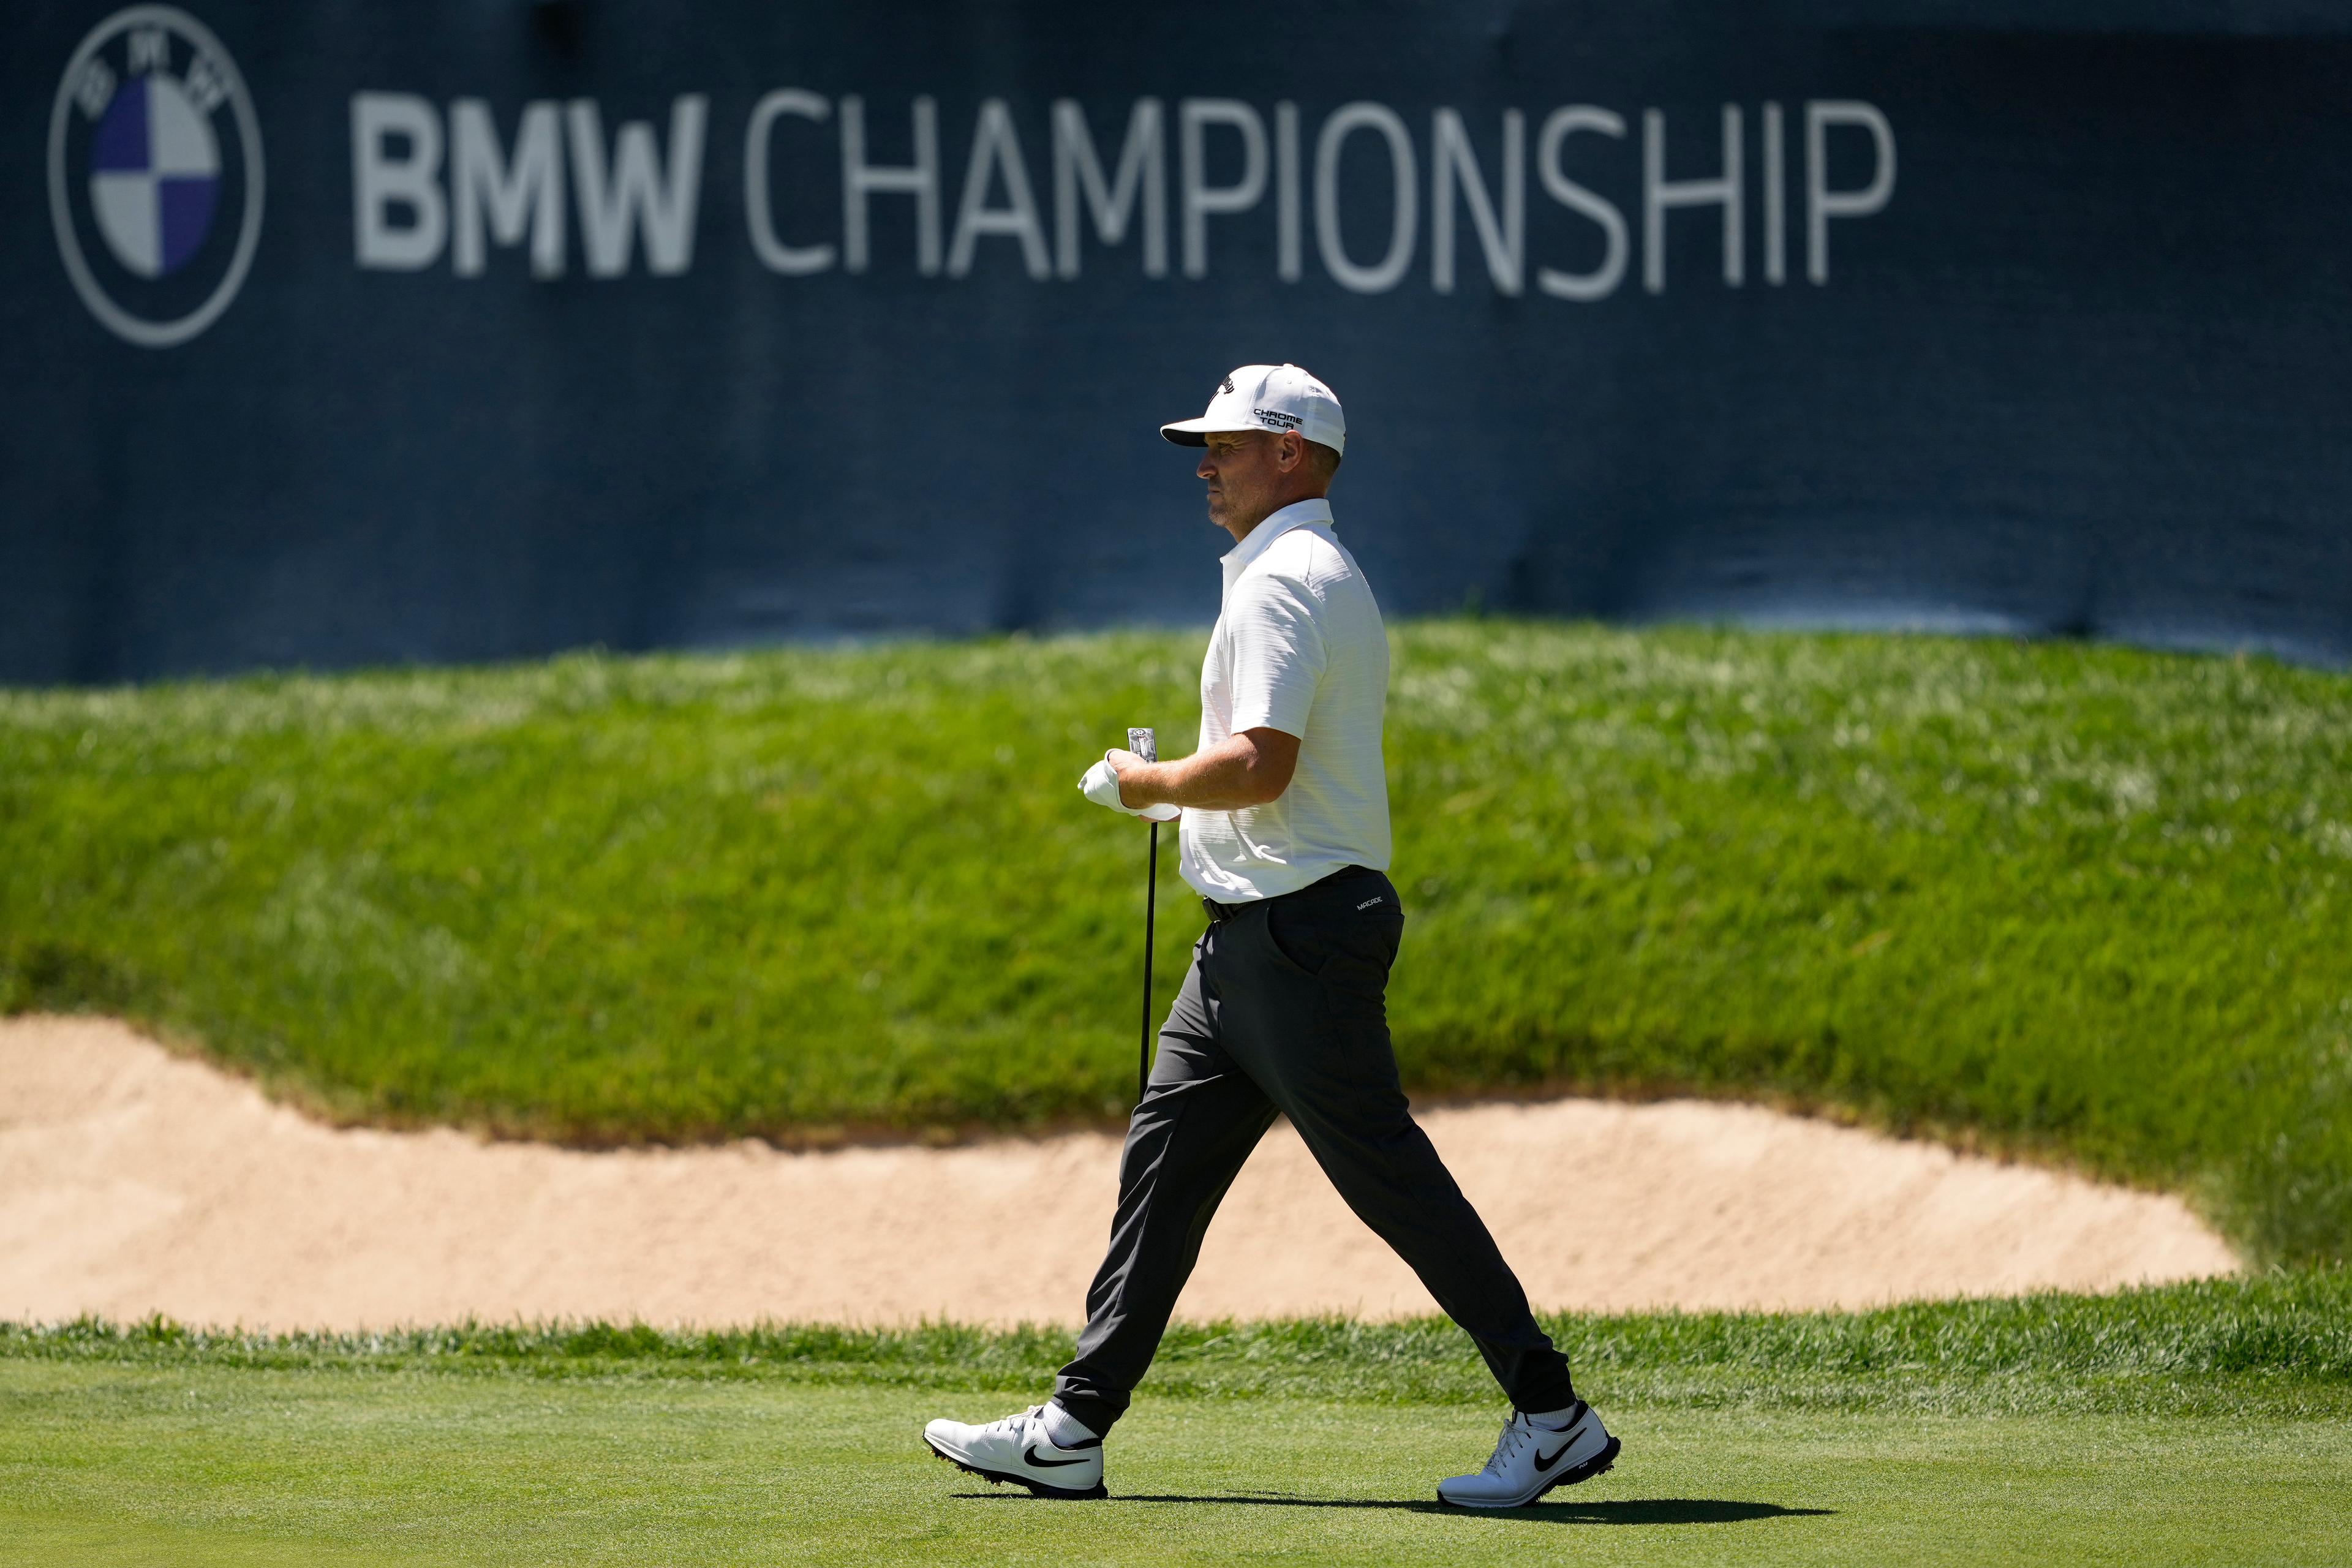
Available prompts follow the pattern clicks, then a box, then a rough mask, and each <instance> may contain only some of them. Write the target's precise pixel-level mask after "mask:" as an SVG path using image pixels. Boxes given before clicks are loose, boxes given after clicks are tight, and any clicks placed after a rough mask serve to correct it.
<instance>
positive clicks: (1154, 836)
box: [1127, 730, 1160, 1105]
mask: <svg viewBox="0 0 2352 1568" xmlns="http://www.w3.org/2000/svg"><path fill="white" fill-rule="evenodd" d="M1127 749H1128V750H1129V751H1130V752H1134V753H1135V754H1136V755H1137V756H1139V757H1141V758H1142V759H1143V760H1144V761H1145V762H1147V763H1156V762H1158V761H1159V760H1160V737H1159V735H1158V733H1157V732H1156V731H1151V730H1129V731H1128V732H1127ZM1148 853H1149V855H1150V859H1149V860H1147V861H1146V862H1145V864H1144V871H1143V1034H1142V1038H1141V1039H1140V1040H1139V1042H1138V1043H1137V1045H1136V1055H1135V1100H1136V1103H1137V1104H1139V1105H1140V1104H1141V1103H1142V1102H1143V1090H1144V1089H1145V1087H1146V1086H1147V1085H1148V1084H1149V1083H1150V1079H1151V922H1152V917H1153V915H1154V914H1156V913H1157V912H1158V910H1159V906H1160V824H1158V823H1157V822H1155V823H1153V824H1152V825H1151V844H1150V849H1149V850H1148Z"/></svg>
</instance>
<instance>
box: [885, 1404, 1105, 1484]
mask: <svg viewBox="0 0 2352 1568" xmlns="http://www.w3.org/2000/svg"><path fill="white" fill-rule="evenodd" d="M923 1441H924V1442H926V1443H928V1444H929V1445H930V1448H931V1452H932V1453H934V1454H937V1455H938V1456H939V1457H940V1458H942V1459H946V1460H949V1461H950V1462H951V1463H953V1464H954V1465H955V1466H956V1467H957V1468H960V1469H965V1470H970V1471H971V1473H972V1474H973V1475H975V1476H979V1477H980V1478H982V1479H984V1480H991V1481H1010V1482H1012V1483H1013V1485H1014V1486H1017V1487H1027V1488H1028V1489H1030V1490H1031V1491H1033V1492H1034V1493H1036V1494H1037V1495H1038V1496H1039V1497H1050V1498H1074V1499H1075V1498H1098V1497H1105V1496H1108V1493H1106V1492H1105V1491H1104V1490H1103V1451H1102V1439H1101V1438H1099V1437H1088V1438H1086V1439H1084V1440H1083V1441H1082V1442H1079V1443H1078V1444H1076V1446H1075V1447H1067V1448H1064V1447H1058V1446H1056V1445H1055V1442H1054V1440H1053V1438H1052V1437H1050V1436H1047V1435H1046V1431H1045V1406H1044V1405H1031V1406H1030V1407H1029V1408H1028V1409H1026V1410H1023V1411H1019V1412H1017V1413H1015V1414H1013V1415H1007V1416H1006V1417H1005V1418H1004V1419H1003V1420H1002V1421H992V1422H990V1423H989V1424H988V1425H987V1426H965V1425H964V1424H963V1423H962V1422H961V1421H934V1422H932V1423H931V1424H930V1425H929V1426H926V1427H924V1428H923Z"/></svg>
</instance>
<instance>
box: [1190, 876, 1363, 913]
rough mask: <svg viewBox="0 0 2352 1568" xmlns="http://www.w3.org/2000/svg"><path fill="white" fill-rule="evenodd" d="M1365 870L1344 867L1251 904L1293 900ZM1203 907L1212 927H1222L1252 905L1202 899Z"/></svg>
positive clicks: (1252, 901)
mask: <svg viewBox="0 0 2352 1568" xmlns="http://www.w3.org/2000/svg"><path fill="white" fill-rule="evenodd" d="M1363 869H1364V868H1363V867H1361V866H1342V867H1340V868H1339V869H1338V870H1336V871H1334V872H1332V873H1331V875H1330V876H1329V877H1318V878H1316V879H1315V880H1313V881H1311V882H1309V883H1307V886H1306V887H1304V888H1293V889H1291V890H1290V891H1289V892H1287V893H1276V894H1275V895H1274V899H1255V900H1251V903H1256V904H1270V903H1272V902H1274V900H1275V899H1287V898H1291V897H1293V896H1294V895H1296V894H1298V893H1304V892H1307V891H1309V890H1311V889H1316V888H1319V887H1321V886H1322V885H1323V884H1324V883H1326V882H1328V881H1330V880H1332V879H1333V878H1338V877H1346V876H1350V875H1353V874H1354V873H1356V872H1359V871H1361V870H1363ZM1201 907H1202V909H1203V910H1207V911H1208V912H1209V923H1210V924H1211V925H1213V926H1221V925H1223V924H1224V923H1225V922H1226V921H1229V920H1231V919H1233V918H1234V916H1235V915H1237V914H1239V913H1241V912H1242V911H1243V910H1246V909H1248V908H1250V904H1221V903H1219V902H1217V900H1214V899H1202V900H1201Z"/></svg>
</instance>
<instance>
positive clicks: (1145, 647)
mask: <svg viewBox="0 0 2352 1568" xmlns="http://www.w3.org/2000/svg"><path fill="white" fill-rule="evenodd" d="M1396 642H1397V653H1398V659H1397V675H1396V679H1395V683H1394V690H1393V697H1392V701H1391V721H1390V734H1389V746H1390V763H1391V792H1392V799H1393V803H1394V807H1395V816H1396V826H1397V854H1396V863H1395V868H1394V875H1395V877H1396V879H1397V881H1398V882H1399V884H1400V886H1401V887H1402V889H1404V891H1405V894H1406V899H1407V904H1408V908H1409V910H1410V911H1411V919H1412V923H1411V925H1410V926H1409V928H1408V932H1407V939H1406V946H1405V952H1404V957H1403V959H1402V963H1401V964H1400V967H1399V970H1398V973H1397V976H1396V980H1395V984H1394V987H1393V990H1392V994H1391V1016H1392V1019H1393V1021H1394V1025H1395V1028H1396V1034H1397V1039H1398V1045H1399V1051H1400V1056H1401V1058H1402V1062H1403V1064H1404V1067H1405V1069H1406V1072H1407V1074H1408V1077H1409V1079H1410V1080H1411V1081H1412V1083H1413V1084H1414V1085H1415V1086H1416V1087H1418V1088H1420V1089H1439V1090H1448V1091H1453V1090H1490V1089H1518V1088H1526V1087H1529V1086H1549V1087H1580V1088H1591V1089H1606V1090H1610V1091H1613V1092H1632V1093H1643V1092H1657V1091H1664V1090H1669V1089H1675V1090H1683V1089H1690V1090H1696V1091H1699V1092H1703V1093H1709V1094H1719V1095H1727V1096H1728V1095H1738V1096H1751V1097H1762V1098H1767V1099H1777V1100H1784V1101H1787V1102H1790V1103H1796V1104H1801V1105H1808V1106H1814V1107H1820V1108H1825V1109H1829V1110H1832V1111H1836V1112H1840V1113H1844V1114H1851V1115H1853V1116H1856V1117H1859V1118H1861V1119H1863V1120H1865V1121H1871V1122H1873V1123H1875V1124H1879V1125H1884V1126H1887V1127H1890V1128H1894V1129H1896V1130H1901V1131H1917V1132H1925V1133H1928V1134H1931V1135H1937V1136H1944V1137H1948V1138H1952V1139H1955V1140H1958V1141H1963V1142H1969V1141H1974V1142H1982V1143H1985V1144H1989V1145H1991V1146H1994V1147H1999V1148H2003V1149H2010V1150H2016V1151H2021V1152H2028V1153H2032V1154H2037V1155H2044V1156H2050V1157H2056V1158H2061V1159H2065V1160H2069V1161H2072V1162H2074V1163H2079V1164H2080V1165H2082V1166H2084V1167H2085V1168H2088V1169H2090V1170H2093V1171H2095V1172H2099V1173H2106V1174H2110V1175H2114V1176H2118V1177H2122V1178H2126V1179H2129V1180H2134V1181H2139V1182H2145V1183H2149V1184H2161V1185H2167V1186H2171V1187H2175V1188H2178V1189H2181V1190H2186V1191H2188V1192H2189V1193H2191V1194H2193V1195H2195V1196H2196V1197H2197V1198H2198V1199H2199V1201H2200V1202H2202V1203H2204V1204H2205V1205H2208V1207H2209V1209H2210V1212H2212V1213H2214V1214H2215V1215H2217V1216H2218V1217H2219V1218H2220V1219H2221V1222H2222V1223H2223V1224H2224V1226H2226V1227H2227V1228H2228V1229H2229V1231H2230V1232H2231V1235H2232V1236H2233V1237H2235V1238H2236V1239H2237V1240H2238V1241H2239V1242H2240V1243H2241V1245H2242V1246H2243V1247H2246V1248H2247V1249H2248V1251H2249V1252H2250V1254H2251V1255H2252V1256H2254V1257H2255V1258H2264V1259H2269V1258H2283V1259H2290V1260H2292V1259H2310V1258H2342V1257H2345V1256H2347V1253H2352V943H2347V942H2345V941H2344V940H2343V932H2344V931H2345V929H2346V915H2347V895H2352V886H2347V875H2352V766H2347V763H2352V680H2347V679H2346V678H2344V677H2341V676H2337V675H2332V674H2326V673H2322V672H2315V671H2310V670H2301V669H2294V668H2284V667H2281V666H2277V665H2273V664H2269V663H2266V662H2263V661H2259V660H2255V661H2237V660H2228V659H2216V658H2184V657H2171V656H2164V655H2156V654H2148V653H2142V652H2135V651H2131V650H2126V649H2117V648H2105V647H2086V646H2080V645H2071V644H2068V645H2020V644H2011V643H2004V642H1994V641H1952V640H1946V639H1938V638H1926V637H1917V638H1885V637H1831V636H1795V635H1765V634H1753V633H1735V632H1727V631H1726V632H1718V631H1704V630H1661V631H1644V632H1617V631H1604V630H1598V629H1592V628H1586V627H1574V626H1532V625H1510V624H1496V623H1486V622H1462V623H1436V624H1423V625H1413V626H1404V627H1402V628H1401V629H1400V630H1399V632H1398V634H1397V638H1396ZM1199 646H1200V640H1199V637H1198V636H1197V635H1192V634H1186V635H1178V634H1171V635H1166V636H1148V637H1147V636H1134V635H1129V636H1114V637H1083V638H1067V639H1056V640H1051V641H1039V642H1028V641H1020V640H1011V641H992V642H980V643H962V644H951V645H937V644H920V645H904V646H893V647H877V648H868V649H860V650H847V651H840V650H833V651H827V650H805V649H803V650H791V651H782V652H775V653H768V654H761V655H758V656H746V657H740V658H642V659H611V658H586V657H583V658H566V659H562V660H558V661H555V662H553V663H551V664H543V665H533V666H527V667H517V668H499V669H484V670H470V671H456V672H451V671H436V672H416V673H397V674H379V675H364V676H356V677H348V678H336V679H252V680H241V681H231V682H220V683H202V684H190V685H180V686H161V687H154V688H149V689H139V690H117V691H95V692H78V691H45V692H19V693H15V694H0V1007H7V1008H17V1009H22V1008H35V1007H91V1008H106V1009H112V1010H116V1011H120V1012H122V1013H125V1014H127V1015H129V1016H132V1017H134V1018H137V1019H139V1020H141V1021H142V1022H144V1023H146V1024H148V1025H150V1026H153V1027H156V1028H158V1029H160V1030H162V1031H163V1032H165V1033H166V1034H167V1035H169V1036H171V1037H176V1038H179V1039H182V1040H185V1041H189V1042H194V1043H196V1044H199V1045H201V1046H202V1047H205V1048H206V1049H208V1050H210V1051H211V1052H213V1053H215V1055H216V1056H217V1057H218V1058H221V1059H224V1060H226V1061H228V1062H231V1063H234V1064H236V1065H238V1066H240V1067H243V1068H247V1069H250V1070H252V1071H254V1072H256V1073H257V1074H258V1075H259V1076H261V1077H262V1078H263V1079H265V1080H267V1081H268V1083H269V1084H270V1085H271V1086H272V1087H273V1088H274V1089H277V1090H278V1091H279V1092H281V1093H285V1094H289V1095H292V1096H294V1097H297V1098H299V1099H301V1100H305V1101H307V1102H309V1103H310V1104H312V1105H313V1106H315V1107H319V1108H322V1109H324V1110H328V1111H330V1112H331V1113H332V1114H336V1115H340V1116H346V1117H352V1118H359V1119H367V1120H373V1121H388V1122H394V1123H399V1122H415V1121H456V1122H461V1123H470V1124H475V1125H479V1126H483V1127H487V1128H490V1129H493V1130H496V1131H504V1132H513V1133H521V1134H526V1135H532V1136H549V1137H557V1138H562V1139H567V1140H572V1141H577V1142H591V1143H594V1142H629V1141H637V1140H646V1139H655V1140H683V1139H699V1138H708V1137H716V1136H724V1135H731V1134H737V1133H753V1134H761V1135H766V1136H770V1137H774V1138H777V1139H779V1140H781V1141H784V1142H822V1141H824V1139H826V1138H828V1137H832V1136H837V1135H838V1134H839V1133H840V1132H841V1131H844V1130H848V1129H856V1128H861V1127H887V1128H895V1129H902V1130H915V1131H933V1130H950V1129H955V1128H959V1127H966V1126H970V1125H973V1124H987V1125H993V1126H1004V1127H1019V1126H1035V1125H1041V1124H1044V1123H1046V1122H1049V1121H1055V1120H1057V1119H1095V1118H1101V1117H1106V1116H1109V1115H1114V1114H1116V1113H1117V1111H1118V1109H1119V1107H1120V1106H1121V1104H1122V1095H1123V1093H1124V1086H1125V1085H1127V1084H1128V1082H1129V1072H1130V1071H1131V1065H1130V1064H1131V1061H1132V1057H1131V1054H1130V1053H1131V1049H1132V1035H1131V1033H1130V1030H1131V1027H1132V1022H1131V1021H1132V1018H1133V1016H1134V998H1133V994H1132V991H1131V986H1132V984H1133V981H1134V967H1135V954H1134V952H1133V948H1134V945H1135V942H1136V936H1135V927H1136V924H1137V916H1138V913H1139V910H1138V909H1137V905H1138V904H1139V901H1140V899H1139V889H1138V887H1137V886H1136V884H1137V883H1138V881H1139V876H1140V872H1141V868H1140V867H1139V866H1138V865H1137V864H1136V861H1137V860H1138V859H1139V858H1140V857H1141V852H1142V851H1141V843H1140V832H1139V829H1138V828H1136V827H1135V826H1132V825H1130V824H1127V823H1123V822H1119V821H1117V820H1114V819H1112V818H1111V817H1109V816H1107V815H1106V814H1104V813H1102V812H1101V811H1100V810H1099V809H1097V808H1094V807H1090V806H1087V805H1086V804H1085V803H1084V802H1083V801H1081V800H1080V799H1079V797H1078V795H1077V794H1076V790H1075V789H1074V788H1073V787H1072V786H1073V784H1074V781H1075V779H1076V775H1077V773H1078V772H1079V770H1080V768H1081V767H1082V766H1083V765H1084V763H1086V762H1087V760H1088V759H1089V758H1091V757H1092V756H1094V755H1096V754H1097V753H1098V752H1099V751H1100V749H1101V748H1102V746H1103V745H1104V744H1105V743H1106V742H1109V741H1113V740H1116V739H1117V738H1118V736H1119V735H1120V733H1121V731H1122V729H1123V727H1124V726H1125V725H1127V724H1129V723H1130V722H1150V723H1154V724H1156V725H1158V726H1159V728H1160V731H1162V733H1163V734H1166V735H1169V736H1171V738H1173V737H1181V736H1182V735H1185V734H1187V733H1189V732H1190V728H1191V726H1192V722H1193V721H1194V716H1195V713H1196V700H1195V697H1194V695H1193V684H1194V679H1195V674H1196V669H1197V663H1196V661H1197V658H1198V653H1199ZM1171 864H1172V857H1171ZM1162 885H1163V889H1166V891H1165V899H1166V904H1165V908H1164V909H1163V911H1162V912H1163V916H1164V918H1163V920H1162V921H1161V930H1162V932H1163V933H1164V941H1163V946H1162V951H1161V952H1160V959H1159V963H1160V975H1161V977H1162V984H1163V987H1165V986H1166V985H1168V984H1172V981H1173V979H1174V976H1175V973H1176V972H1177V970H1178V969H1179V967H1180V966H1181V962H1182V956H1183V948H1184V945H1185V942H1187V941H1188V940H1189V937H1190V935H1191V934H1192V929H1193V926H1192V920H1191V919H1190V918H1188V913H1187V910H1185V908H1184V907H1183V906H1184V900H1183V897H1182V889H1181V886H1180V885H1178V884H1176V883H1175V880H1174V879H1173V877H1172V876H1169V877H1163V879H1162Z"/></svg>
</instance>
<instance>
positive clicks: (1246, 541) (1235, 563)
mask: <svg viewBox="0 0 2352 1568" xmlns="http://www.w3.org/2000/svg"><path fill="white" fill-rule="evenodd" d="M1317 523H1320V524H1321V525H1322V526H1323V527H1325V528H1337V527H1339V524H1338V523H1336V522H1334V521H1332V520H1331V502H1330V500H1329V499H1328V498H1327V497H1324V496H1316V497H1314V498H1312V499H1311V500H1295V501H1292V502H1291V503H1290V504H1289V505H1288V506H1286V507H1283V508H1280V509H1279V510H1275V511H1270V512H1268V513H1266V514H1265V521H1262V522H1260V523H1259V524H1258V525H1257V526H1256V527H1255V528H1253V529H1251V530H1250V531H1249V532H1247V533H1246V534H1244V535H1243V536H1242V542H1240V543H1239V544H1236V545H1234V547H1233V548H1232V549H1231V550H1228V551H1226V552H1225V553H1224V554H1223V557H1221V558H1220V560H1221V563H1222V564H1223V567H1224V569H1225V592H1227V593H1229V594H1230V593H1232V592H1233V588H1234V582H1235V581H1236V580H1238V579H1239V578H1240V576H1241V574H1243V573H1244V572H1246V571H1248V570H1249V563H1251V562H1253V561H1255V560H1256V559H1257V558H1258V557H1259V556H1261V555H1263V554H1265V547H1266V546H1267V545H1269V544H1272V543H1273V542H1275V541H1276V539H1278V538H1280V537H1281V536H1282V535H1284V534H1286V533H1288V532H1289V531H1291V530H1292V529H1294V528H1306V527H1312V526H1314V525H1315V524H1317Z"/></svg>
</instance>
